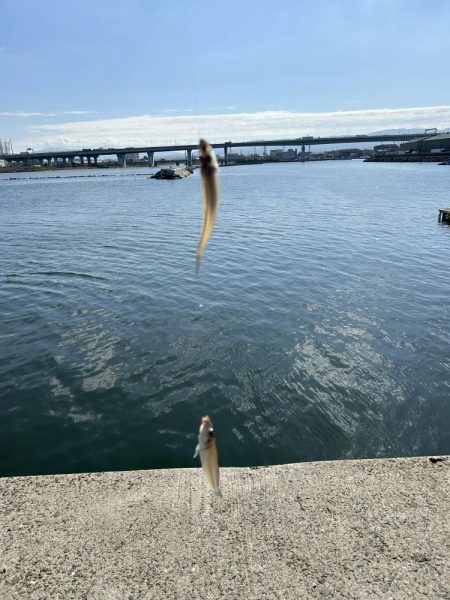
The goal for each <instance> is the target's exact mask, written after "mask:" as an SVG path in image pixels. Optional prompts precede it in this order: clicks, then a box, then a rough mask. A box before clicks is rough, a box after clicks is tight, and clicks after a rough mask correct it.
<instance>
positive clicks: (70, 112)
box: [62, 110, 98, 115]
mask: <svg viewBox="0 0 450 600" xmlns="http://www.w3.org/2000/svg"><path fill="white" fill-rule="evenodd" d="M62 114H63V115H96V114H98V111H96V110H65V111H64V112H63V113H62Z"/></svg>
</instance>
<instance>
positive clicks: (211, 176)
mask: <svg viewBox="0 0 450 600" xmlns="http://www.w3.org/2000/svg"><path fill="white" fill-rule="evenodd" d="M199 156H200V165H201V174H202V188H203V229H202V233H201V235H200V241H199V243H198V246H197V267H198V266H199V265H200V260H201V258H202V255H203V251H204V249H205V246H206V242H207V241H208V238H209V236H210V235H211V231H212V229H213V227H214V221H215V220H216V214H217V207H218V206H219V163H218V162H217V158H216V155H215V154H214V150H213V149H212V148H211V146H210V145H209V144H208V142H207V141H206V140H200V148H199Z"/></svg>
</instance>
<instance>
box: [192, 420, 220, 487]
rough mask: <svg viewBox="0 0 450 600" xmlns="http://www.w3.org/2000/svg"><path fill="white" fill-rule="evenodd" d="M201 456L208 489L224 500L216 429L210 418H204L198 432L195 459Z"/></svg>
mask: <svg viewBox="0 0 450 600" xmlns="http://www.w3.org/2000/svg"><path fill="white" fill-rule="evenodd" d="M198 454H200V461H201V463H202V469H203V473H204V475H205V477H206V481H207V482H208V487H209V488H210V489H211V490H212V491H213V492H215V493H216V494H217V495H218V496H220V497H221V498H222V491H221V489H220V483H219V459H218V455H217V444H216V436H215V434H214V427H213V424H212V421H211V419H210V418H209V417H202V420H201V423H200V430H199V432H198V444H197V447H196V449H195V454H194V458H196V457H197V456H198Z"/></svg>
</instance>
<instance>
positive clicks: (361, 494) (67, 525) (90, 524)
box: [0, 457, 450, 600]
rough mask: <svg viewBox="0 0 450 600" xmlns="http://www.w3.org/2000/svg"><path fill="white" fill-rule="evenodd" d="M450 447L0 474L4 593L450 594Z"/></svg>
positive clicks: (110, 596) (0, 590)
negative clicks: (390, 455)
mask: <svg viewBox="0 0 450 600" xmlns="http://www.w3.org/2000/svg"><path fill="white" fill-rule="evenodd" d="M449 475H450V459H449V458H448V457H442V458H441V459H439V460H435V461H434V462H432V461H431V460H430V458H429V457H423V458H407V459H393V460H362V461H337V462H322V463H303V464H296V465H284V466H276V467H267V468H253V469H248V468H236V469H222V470H221V476H222V489H223V493H224V498H223V500H220V499H219V498H216V497H214V496H212V495H211V493H210V492H209V491H208V490H207V488H206V485H205V483H204V481H203V479H202V475H201V472H200V471H199V470H198V469H175V470H161V471H140V472H118V473H93V474H81V475H55V476H46V477H17V478H4V479H0V494H1V499H2V505H1V523H0V525H1V530H0V549H1V557H0V575H1V582H0V598H1V599H2V600H9V599H13V598H14V599H16V598H20V599H21V600H22V599H26V600H27V599H29V598H30V599H37V598H39V599H45V600H47V599H50V600H57V599H61V600H62V599H64V600H68V599H72V598H77V599H78V598H85V599H94V600H96V599H99V600H100V599H101V600H125V599H141V598H143V599H150V598H152V599H159V598H161V599H172V598H174V599H177V598H183V599H184V598H186V599H192V598H195V599H202V600H207V599H213V598H214V599H215V598H225V599H238V598H239V599H246V600H247V599H266V598H267V599H272V598H278V599H283V600H284V599H291V598H292V599H294V598H295V599H302V598H333V599H334V598H377V599H378V598H395V599H396V600H397V599H401V598H408V599H410V598H433V599H434V598H450V559H449V557H450V501H449V492H450V479H449Z"/></svg>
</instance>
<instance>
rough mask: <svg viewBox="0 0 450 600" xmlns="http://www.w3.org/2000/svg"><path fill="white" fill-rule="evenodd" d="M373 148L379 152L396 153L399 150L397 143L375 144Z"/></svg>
mask: <svg viewBox="0 0 450 600" xmlns="http://www.w3.org/2000/svg"><path fill="white" fill-rule="evenodd" d="M373 149H374V150H375V152H377V153H378V154H394V153H395V152H398V146H397V144H379V145H378V146H374V147H373Z"/></svg>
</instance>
